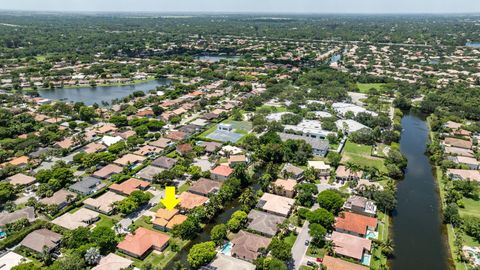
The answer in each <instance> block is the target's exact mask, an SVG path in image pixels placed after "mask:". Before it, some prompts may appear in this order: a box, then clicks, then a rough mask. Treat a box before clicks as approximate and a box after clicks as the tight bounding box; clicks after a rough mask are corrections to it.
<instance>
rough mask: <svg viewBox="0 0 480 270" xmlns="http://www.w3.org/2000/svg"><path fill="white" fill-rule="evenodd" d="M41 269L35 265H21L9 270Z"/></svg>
mask: <svg viewBox="0 0 480 270" xmlns="http://www.w3.org/2000/svg"><path fill="white" fill-rule="evenodd" d="M40 269H41V267H38V266H37V265H36V264H35V263H33V262H29V263H22V264H19V265H17V266H14V267H12V269H11V270H40Z"/></svg>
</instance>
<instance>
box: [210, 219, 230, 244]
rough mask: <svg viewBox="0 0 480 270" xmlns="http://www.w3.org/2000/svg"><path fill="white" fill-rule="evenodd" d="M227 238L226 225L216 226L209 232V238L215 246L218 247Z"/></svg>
mask: <svg viewBox="0 0 480 270" xmlns="http://www.w3.org/2000/svg"><path fill="white" fill-rule="evenodd" d="M226 237H227V225H225V224H217V225H215V226H214V227H213V228H212V230H211V231H210V238H211V239H212V241H214V242H215V244H217V245H220V244H221V243H223V241H224V240H225V238H226Z"/></svg>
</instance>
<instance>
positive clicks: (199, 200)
mask: <svg viewBox="0 0 480 270" xmlns="http://www.w3.org/2000/svg"><path fill="white" fill-rule="evenodd" d="M178 199H180V206H181V207H183V208H186V209H193V208H195V207H197V206H200V205H203V204H204V203H206V202H207V201H208V198H207V197H204V196H200V195H197V194H193V193H190V192H188V191H186V192H183V193H182V194H180V196H179V197H178Z"/></svg>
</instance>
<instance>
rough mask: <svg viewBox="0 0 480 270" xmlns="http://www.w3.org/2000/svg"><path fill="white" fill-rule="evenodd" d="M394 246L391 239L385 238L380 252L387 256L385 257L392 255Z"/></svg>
mask: <svg viewBox="0 0 480 270" xmlns="http://www.w3.org/2000/svg"><path fill="white" fill-rule="evenodd" d="M393 250H394V244H393V241H392V239H390V238H387V239H386V240H385V241H383V242H382V252H383V253H384V254H385V255H387V257H389V256H391V255H392V254H393Z"/></svg>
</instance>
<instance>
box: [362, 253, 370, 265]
mask: <svg viewBox="0 0 480 270" xmlns="http://www.w3.org/2000/svg"><path fill="white" fill-rule="evenodd" d="M371 258H372V255H370V254H363V257H362V264H363V265H367V266H370V259H371Z"/></svg>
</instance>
